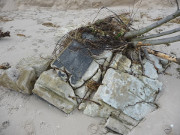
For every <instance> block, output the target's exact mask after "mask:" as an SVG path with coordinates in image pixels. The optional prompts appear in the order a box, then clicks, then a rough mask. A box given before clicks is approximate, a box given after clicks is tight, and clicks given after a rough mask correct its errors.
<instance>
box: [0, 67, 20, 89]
mask: <svg viewBox="0 0 180 135" xmlns="http://www.w3.org/2000/svg"><path fill="white" fill-rule="evenodd" d="M19 75H20V71H19V70H18V69H16V68H9V69H7V70H6V71H5V72H3V73H2V75H1V76H0V85H1V86H3V87H6V88H8V89H13V90H16V91H20V89H19V87H18V86H17V84H16V81H17V80H18V78H19Z"/></svg>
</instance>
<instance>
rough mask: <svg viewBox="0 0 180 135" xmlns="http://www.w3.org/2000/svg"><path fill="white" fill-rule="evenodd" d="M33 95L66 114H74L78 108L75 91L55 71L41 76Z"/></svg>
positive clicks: (46, 72) (49, 71)
mask: <svg viewBox="0 0 180 135" xmlns="http://www.w3.org/2000/svg"><path fill="white" fill-rule="evenodd" d="M33 93H34V94H36V95H38V96H40V97H41V98H43V99H44V100H46V101H48V102H49V103H51V104H53V105H54V106H56V107H57V108H59V109H60V110H62V111H64V112H65V113H70V112H72V111H73V110H74V109H75V107H76V106H77V102H76V99H75V98H74V97H75V94H74V91H73V89H72V88H71V86H69V84H67V83H66V82H64V81H63V80H62V79H61V78H60V77H59V76H58V74H57V72H56V71H55V70H53V69H51V70H48V71H45V72H43V73H42V74H41V75H40V77H39V78H38V80H37V81H36V83H35V87H34V89H33Z"/></svg>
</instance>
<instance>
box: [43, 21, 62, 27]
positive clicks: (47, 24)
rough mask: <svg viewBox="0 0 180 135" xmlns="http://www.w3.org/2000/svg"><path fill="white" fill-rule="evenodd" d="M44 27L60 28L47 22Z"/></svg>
mask: <svg viewBox="0 0 180 135" xmlns="http://www.w3.org/2000/svg"><path fill="white" fill-rule="evenodd" d="M42 25H44V26H46V27H54V28H58V27H59V26H57V25H55V24H53V23H51V22H45V23H43V24H42Z"/></svg>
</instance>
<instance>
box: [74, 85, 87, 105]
mask: <svg viewBox="0 0 180 135" xmlns="http://www.w3.org/2000/svg"><path fill="white" fill-rule="evenodd" d="M75 94H76V95H77V96H78V97H79V98H84V99H86V98H87V97H89V95H90V94H91V92H90V91H89V90H88V88H87V86H82V87H80V88H78V89H76V90H75ZM78 101H79V102H80V101H81V100H78Z"/></svg>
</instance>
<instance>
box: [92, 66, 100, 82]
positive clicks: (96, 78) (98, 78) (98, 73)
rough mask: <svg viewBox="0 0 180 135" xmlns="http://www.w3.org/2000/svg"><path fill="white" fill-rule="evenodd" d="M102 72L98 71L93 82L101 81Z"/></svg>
mask: <svg viewBox="0 0 180 135" xmlns="http://www.w3.org/2000/svg"><path fill="white" fill-rule="evenodd" d="M101 75H102V72H101V70H100V69H98V72H97V73H96V74H95V75H94V76H93V77H92V80H93V81H95V82H99V81H100V79H101Z"/></svg>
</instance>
